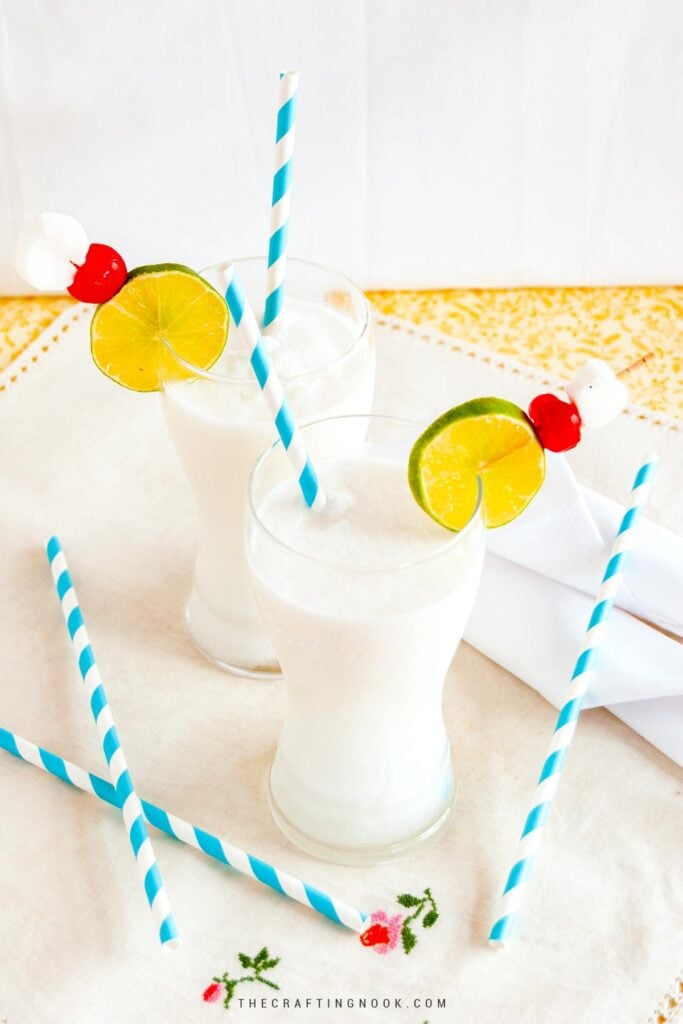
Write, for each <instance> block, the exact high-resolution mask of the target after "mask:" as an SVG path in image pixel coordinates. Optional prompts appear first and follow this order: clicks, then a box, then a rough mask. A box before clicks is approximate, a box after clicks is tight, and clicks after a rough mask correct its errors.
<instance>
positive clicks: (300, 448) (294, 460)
mask: <svg viewBox="0 0 683 1024" xmlns="http://www.w3.org/2000/svg"><path fill="white" fill-rule="evenodd" d="M220 277H221V278H222V284H223V290H224V292H225V300H226V302H227V304H228V308H229V309H230V316H231V317H232V319H233V322H234V324H235V327H236V328H237V330H238V331H239V333H240V334H241V335H242V338H243V340H244V342H245V345H246V346H247V351H248V352H249V358H250V361H251V367H252V369H253V371H254V373H255V375H256V379H257V381H258V383H259V386H260V388H261V391H262V392H263V397H264V398H265V400H266V404H267V405H268V409H269V410H270V414H271V416H272V417H273V419H274V421H275V428H276V430H277V432H278V434H279V435H280V440H281V441H282V444H283V447H284V449H285V451H286V452H287V455H288V457H289V461H290V462H291V464H292V468H293V470H294V472H295V474H296V478H297V480H298V482H299V487H300V488H301V493H302V494H303V496H304V500H305V502H306V504H307V505H308V506H309V508H312V507H313V506H314V505H315V507H316V508H323V506H324V504H325V496H324V494H323V491H322V488H321V486H320V484H319V482H318V476H317V473H316V471H315V469H314V468H313V464H312V462H311V460H310V458H309V457H308V452H307V450H306V443H305V441H304V439H303V436H302V434H301V431H300V430H299V428H298V426H297V425H296V421H295V420H294V417H293V416H292V413H291V411H290V408H289V403H288V402H287V399H286V398H285V393H284V391H283V389H282V384H281V382H280V378H279V377H278V375H277V373H276V371H275V368H274V367H273V365H272V363H271V360H270V356H269V355H268V351H267V349H266V346H265V343H264V341H263V338H262V337H261V332H260V330H259V326H258V324H257V322H256V317H255V316H254V312H253V310H252V308H251V306H250V305H249V301H248V299H247V297H246V295H245V294H244V292H243V290H242V286H241V284H240V283H239V280H238V278H237V272H236V271H235V268H234V267H233V266H232V264H227V265H226V266H225V267H221V270H220Z"/></svg>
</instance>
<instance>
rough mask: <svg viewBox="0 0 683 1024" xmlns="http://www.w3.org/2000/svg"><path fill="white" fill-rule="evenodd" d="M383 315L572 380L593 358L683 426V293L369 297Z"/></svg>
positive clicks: (636, 398) (477, 292)
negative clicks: (634, 369)
mask: <svg viewBox="0 0 683 1024" xmlns="http://www.w3.org/2000/svg"><path fill="white" fill-rule="evenodd" d="M368 298H369V299H370V301H371V302H372V304H373V305H374V306H375V307H376V308H377V309H379V310H380V311H381V312H382V313H386V314H390V315H392V316H397V317H402V318H403V319H405V320H412V321H413V322H414V323H427V324H429V325H430V326H432V327H435V328H436V329H437V330H440V331H443V332H444V333H446V334H452V335H454V336H456V337H458V338H461V339H463V341H467V342H470V343H472V344H477V345H481V346H482V347H483V348H488V349H490V350H491V351H493V352H498V353H501V354H503V355H508V356H513V357H514V358H515V359H517V360H519V361H520V362H522V363H528V364H529V365H531V366H534V367H542V368H543V369H544V370H547V371H548V372H549V373H551V374H554V375H556V376H558V377H564V378H567V379H569V378H571V377H572V376H573V374H574V373H575V372H576V370H577V369H578V368H579V366H580V365H581V363H583V362H584V361H585V360H586V359H589V358H591V357H598V358H600V359H605V360H606V361H607V362H608V363H610V365H611V366H613V367H614V368H617V369H618V368H621V367H622V366H625V365H627V364H628V363H630V362H632V361H633V360H634V359H636V358H637V357H638V356H639V355H643V354H644V353H645V352H649V351H652V352H654V354H655V359H653V360H652V362H650V363H648V364H647V367H645V368H643V370H642V371H641V372H640V373H638V374H637V375H636V374H634V375H633V377H632V378H631V379H630V380H629V394H630V398H631V401H632V402H633V403H634V404H635V405H641V406H645V407H646V408H649V409H652V410H654V411H655V412H661V413H665V414H667V415H668V416H675V417H678V418H679V419H683V358H682V353H683V287H657V288H649V287H648V288H505V289H491V288H483V289H457V288H453V289H448V290H446V291H428V292H407V291H398V292H396V291H394V292H369V293H368Z"/></svg>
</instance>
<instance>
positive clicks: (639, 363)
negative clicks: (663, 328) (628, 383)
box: [616, 352, 655, 378]
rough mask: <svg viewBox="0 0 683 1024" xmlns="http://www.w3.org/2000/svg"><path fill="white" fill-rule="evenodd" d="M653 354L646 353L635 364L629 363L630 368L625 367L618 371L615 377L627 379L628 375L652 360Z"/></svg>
mask: <svg viewBox="0 0 683 1024" xmlns="http://www.w3.org/2000/svg"><path fill="white" fill-rule="evenodd" d="M654 357H655V354H654V352H646V353H645V355H644V356H640V357H639V358H638V359H636V360H635V362H633V363H631V365H630V366H625V367H624V369H623V370H619V373H617V375H616V376H617V377H618V378H620V377H628V375H629V373H633V371H634V370H639V369H640V367H641V366H644V365H645V363H647V362H649V360H650V359H654Z"/></svg>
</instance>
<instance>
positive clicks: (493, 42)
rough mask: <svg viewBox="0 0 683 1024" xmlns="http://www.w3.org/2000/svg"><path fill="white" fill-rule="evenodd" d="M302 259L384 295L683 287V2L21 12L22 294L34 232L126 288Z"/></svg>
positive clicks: (7, 53) (9, 209)
mask: <svg viewBox="0 0 683 1024" xmlns="http://www.w3.org/2000/svg"><path fill="white" fill-rule="evenodd" d="M281 67H293V68H298V70H299V71H300V72H301V91H300V105H299V119H298V137H297V151H296V169H295V181H294V197H293V222H292V231H291V252H292V253H294V254H296V255H300V256H306V257H309V258H312V259H317V260H320V261H323V262H327V263H331V264H333V265H335V266H337V267H339V268H340V269H343V270H345V271H346V272H347V273H349V274H351V275H352V276H353V277H355V278H356V279H358V281H359V282H360V283H362V284H364V285H374V286H428V285H432V286H438V285H505V284H520V283H530V284H541V283H567V284H569V283H577V284H598V283H613V282H616V283H619V282H623V283H627V282H637V283H647V282H677V281H681V280H683V201H682V200H681V183H682V182H683V127H682V122H681V111H682V110H683V4H681V3H680V2H679V0H430V2H429V3H427V2H425V0H403V2H399V0H248V2H247V0H116V3H109V2H105V0H57V2H55V0H0V129H1V131H0V160H1V163H0V289H1V290H5V291H12V290H13V289H16V288H17V287H20V286H18V283H17V281H16V279H14V278H13V275H12V273H11V268H10V256H11V251H12V246H13V234H14V232H15V230H16V225H17V222H18V221H19V220H20V218H21V217H22V215H23V212H24V211H25V210H28V209H36V208H48V209H59V210H64V211H69V212H72V213H74V214H75V215H76V216H78V217H79V218H80V219H82V220H83V222H84V223H85V225H86V227H87V229H88V231H89V234H90V236H91V238H93V239H94V240H99V241H108V242H110V243H111V244H113V245H115V246H116V247H117V248H119V249H120V250H121V251H122V253H123V254H124V256H125V257H126V258H127V260H128V262H129V263H130V264H135V263H141V262H152V261H157V260H164V259H165V260H175V261H182V262H188V263H190V264H192V265H195V266H201V265H203V264H206V263H210V262H212V261H213V260H216V259H219V258H224V257H226V256H229V255H234V254H246V253H255V252H262V251H264V248H265V245H266V237H267V225H268V204H269V198H270V178H271V162H272V142H273V134H274V102H275V90H276V78H277V71H278V69H279V68H281Z"/></svg>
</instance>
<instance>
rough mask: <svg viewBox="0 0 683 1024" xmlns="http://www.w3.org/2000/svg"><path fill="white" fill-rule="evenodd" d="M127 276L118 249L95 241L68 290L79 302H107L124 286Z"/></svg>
mask: <svg viewBox="0 0 683 1024" xmlns="http://www.w3.org/2000/svg"><path fill="white" fill-rule="evenodd" d="M127 276H128V271H127V270H126V264H125V263H124V262H123V258H122V257H121V256H119V254H118V253H117V251H116V249H112V247H111V246H110V245H100V243H99V242H93V243H92V245H91V246H90V248H89V249H88V251H87V253H86V254H85V262H84V263H82V264H81V265H80V267H78V268H77V270H76V273H75V275H74V279H73V281H72V282H71V286H70V288H68V289H67V290H68V292H69V295H73V297H74V299H78V301H79V302H106V301H107V299H111V298H113V297H114V295H116V293H117V292H118V291H120V290H121V288H123V285H124V284H125V281H126V277H127Z"/></svg>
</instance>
